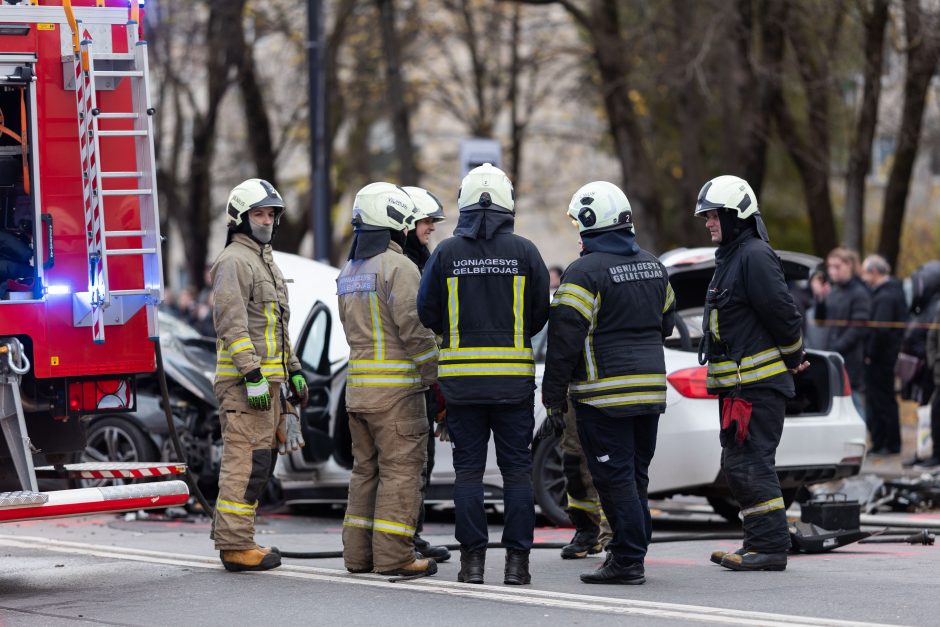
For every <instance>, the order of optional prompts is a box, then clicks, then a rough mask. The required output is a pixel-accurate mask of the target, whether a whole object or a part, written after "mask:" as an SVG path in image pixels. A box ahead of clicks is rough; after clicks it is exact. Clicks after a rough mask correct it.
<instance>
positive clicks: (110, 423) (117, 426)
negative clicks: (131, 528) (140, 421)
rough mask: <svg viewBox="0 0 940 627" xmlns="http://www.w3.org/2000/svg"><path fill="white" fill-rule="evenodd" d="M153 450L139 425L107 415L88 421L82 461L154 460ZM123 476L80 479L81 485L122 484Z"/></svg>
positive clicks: (157, 457)
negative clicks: (89, 422) (119, 477)
mask: <svg viewBox="0 0 940 627" xmlns="http://www.w3.org/2000/svg"><path fill="white" fill-rule="evenodd" d="M159 459H160V457H159V455H158V454H157V449H156V447H155V446H154V445H153V443H152V442H151V441H150V439H149V438H148V437H147V434H145V433H144V432H143V431H141V429H140V428H139V427H137V426H136V425H135V424H134V423H132V422H131V421H130V420H127V419H126V418H120V417H118V416H109V417H108V418H101V419H99V420H95V421H94V422H92V423H91V426H89V428H88V435H87V439H86V444H85V450H84V451H82V454H81V461H82V462H116V463H117V462H125V463H127V462H154V461H158V460H159ZM124 483H127V481H125V480H124V479H82V480H81V486H82V487H83V488H97V487H100V486H105V485H123V484H124Z"/></svg>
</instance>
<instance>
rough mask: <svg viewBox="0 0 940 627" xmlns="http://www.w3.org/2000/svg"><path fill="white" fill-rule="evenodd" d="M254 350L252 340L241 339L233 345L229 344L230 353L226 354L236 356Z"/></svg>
mask: <svg viewBox="0 0 940 627" xmlns="http://www.w3.org/2000/svg"><path fill="white" fill-rule="evenodd" d="M252 348H254V344H252V343H251V339H250V338H247V337H240V338H238V339H237V340H235V341H234V342H232V343H231V344H229V347H228V351H226V352H228V353H230V354H232V355H234V354H236V353H240V352H242V351H246V350H249V349H252Z"/></svg>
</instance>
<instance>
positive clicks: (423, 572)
mask: <svg viewBox="0 0 940 627" xmlns="http://www.w3.org/2000/svg"><path fill="white" fill-rule="evenodd" d="M436 572H437V562H435V561H434V560H432V559H416V560H415V561H413V562H411V563H410V564H405V565H404V566H402V567H401V568H396V569H394V570H383V571H382V572H380V573H379V574H380V575H387V576H393V577H406V578H408V579H416V578H418V577H427V576H428V575H433V574H434V573H436Z"/></svg>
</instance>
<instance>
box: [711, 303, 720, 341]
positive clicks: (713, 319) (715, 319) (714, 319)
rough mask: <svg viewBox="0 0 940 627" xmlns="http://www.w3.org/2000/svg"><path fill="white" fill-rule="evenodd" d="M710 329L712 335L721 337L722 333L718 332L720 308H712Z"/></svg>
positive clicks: (716, 337) (718, 338)
mask: <svg viewBox="0 0 940 627" xmlns="http://www.w3.org/2000/svg"><path fill="white" fill-rule="evenodd" d="M708 330H709V331H711V333H712V335H714V336H715V339H716V340H720V339H721V335H719V333H718V310H717V309H712V310H711V313H710V314H709V315H708Z"/></svg>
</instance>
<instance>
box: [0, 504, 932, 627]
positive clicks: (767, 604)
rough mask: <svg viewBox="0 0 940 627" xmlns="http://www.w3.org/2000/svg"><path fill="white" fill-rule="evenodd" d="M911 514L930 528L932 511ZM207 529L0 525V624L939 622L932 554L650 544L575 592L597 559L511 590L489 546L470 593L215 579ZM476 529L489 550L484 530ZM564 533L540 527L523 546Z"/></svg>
mask: <svg viewBox="0 0 940 627" xmlns="http://www.w3.org/2000/svg"><path fill="white" fill-rule="evenodd" d="M908 518H909V519H912V518H911V517H908ZM912 520H913V519H912ZM918 520H920V521H922V524H927V523H928V522H932V523H934V524H938V523H940V513H937V514H936V515H933V516H931V515H920V518H919V519H918ZM341 523H342V519H341V517H340V516H339V515H338V514H335V513H334V514H332V515H324V516H318V517H312V516H289V515H271V514H269V515H266V516H265V517H264V518H263V519H262V520H261V521H260V525H259V527H258V529H259V534H258V539H259V542H260V543H261V544H265V545H275V546H278V547H279V548H281V549H282V550H289V551H331V550H339V549H340V548H341V543H340V531H341ZM655 528H656V533H655V535H656V537H657V538H665V537H667V536H670V535H676V534H682V535H686V534H701V533H715V532H720V533H728V532H732V531H733V528H732V527H730V526H729V525H727V524H724V523H720V522H718V521H716V519H715V518H714V517H706V516H702V515H698V514H692V515H686V516H677V515H675V514H672V515H670V514H664V515H660V516H659V517H658V518H657V520H656V523H655ZM207 534H208V523H207V521H206V520H205V519H191V520H189V521H180V520H176V521H167V520H162V519H159V518H151V519H149V520H126V519H125V518H123V517H114V516H98V517H86V518H78V519H67V520H53V521H44V522H30V523H14V524H8V525H6V526H4V527H2V528H0V625H2V626H3V627H6V626H11V627H12V626H21V625H23V626H25V625H29V626H40V625H41V626H43V627H45V626H58V625H63V626H65V625H68V626H72V625H81V624H96V625H168V624H191V625H252V624H258V625H261V624H278V625H326V624H330V625H390V626H391V625H404V624H407V625H409V627H418V626H423V625H428V626H431V625H433V626H435V627H439V626H440V625H441V624H442V622H446V623H449V624H453V625H494V624H500V625H514V626H522V625H536V624H539V625H542V624H547V623H549V622H551V623H553V624H560V625H587V624H598V623H600V622H601V621H608V620H610V619H613V620H615V621H617V622H626V621H632V622H634V624H651V625H670V624H676V625H680V624H682V625H684V624H688V623H692V622H712V623H719V624H736V625H807V624H811V625H858V624H862V623H879V624H901V625H935V624H938V618H937V617H938V615H940V578H938V577H937V567H938V565H940V547H934V546H910V545H901V544H868V545H851V546H848V547H844V548H842V549H839V550H837V551H834V552H831V553H827V554H822V555H812V556H809V555H804V556H796V557H793V558H792V559H791V560H790V564H789V566H788V568H787V570H786V572H783V573H735V572H731V571H728V570H726V569H724V568H721V567H719V566H715V565H714V564H711V563H710V562H709V561H708V555H709V553H710V552H711V551H712V550H714V549H719V548H724V549H734V548H737V544H736V543H735V542H734V541H733V540H713V541H701V540H698V541H685V542H668V543H656V544H654V545H653V546H652V547H651V549H650V553H649V556H648V560H647V583H646V585H643V586H588V585H584V584H582V583H580V581H579V580H578V574H579V573H580V572H583V571H585V570H589V569H593V568H596V567H597V566H598V565H600V563H601V561H602V560H601V558H600V557H591V558H588V559H585V560H576V561H564V560H561V559H560V558H559V555H558V551H557V550H537V551H533V555H532V560H531V561H532V564H531V571H532V574H533V584H532V585H531V586H522V587H511V586H504V585H502V583H501V582H502V565H503V551H501V550H491V551H490V552H489V554H488V563H487V573H486V578H487V584H485V585H483V586H474V585H469V584H459V583H457V582H456V576H457V570H458V565H457V563H456V562H457V558H456V555H455V557H454V559H453V560H452V561H451V562H449V563H445V564H442V565H441V567H440V571H439V573H438V575H437V576H435V577H433V578H426V579H420V580H416V581H410V582H401V583H389V582H388V580H387V579H386V578H384V577H381V576H379V575H350V574H348V573H346V571H345V570H343V567H342V561H341V560H340V559H323V560H295V559H285V560H284V566H282V567H281V568H280V569H277V570H274V571H269V572H267V573H238V574H235V573H227V572H225V571H224V570H223V569H222V567H221V565H220V564H219V562H218V560H217V558H216V555H215V554H214V551H213V549H212V546H211V544H210V542H209V540H208V537H207ZM452 534H453V525H452V522H451V521H450V520H449V518H448V516H447V515H446V514H445V515H437V516H435V517H433V518H432V521H431V522H430V523H429V524H428V525H427V529H426V533H425V536H426V537H427V538H428V539H430V540H432V541H435V542H440V543H452V542H453V541H454V540H453V535H452ZM491 534H492V535H491V537H492V539H494V540H498V537H499V529H498V527H496V526H494V527H493V529H492V531H491ZM570 535H571V532H570V530H558V529H540V530H538V532H537V541H545V542H556V541H563V540H567V539H568V538H569V537H570Z"/></svg>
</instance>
